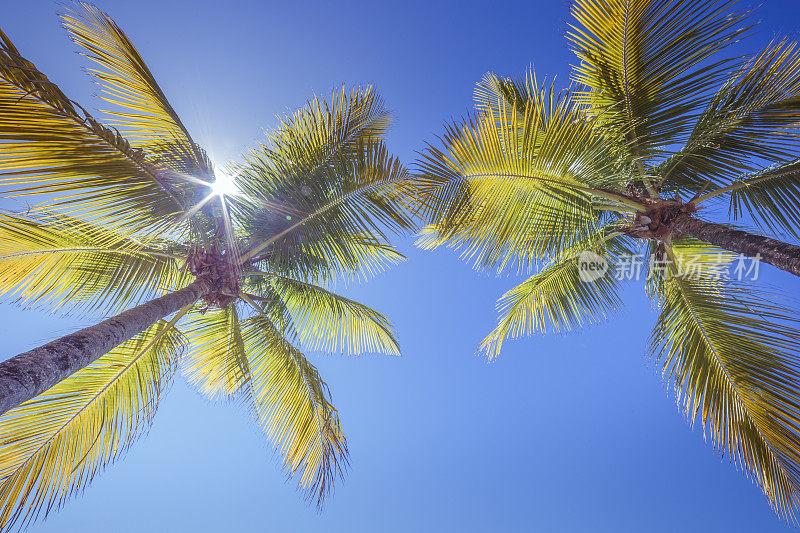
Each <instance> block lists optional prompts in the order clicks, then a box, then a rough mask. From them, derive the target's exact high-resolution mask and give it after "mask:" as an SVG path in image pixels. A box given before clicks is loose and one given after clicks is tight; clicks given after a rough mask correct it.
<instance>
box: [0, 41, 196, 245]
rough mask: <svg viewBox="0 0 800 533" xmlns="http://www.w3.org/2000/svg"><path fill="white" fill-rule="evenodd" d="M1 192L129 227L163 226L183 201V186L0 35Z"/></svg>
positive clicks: (169, 222)
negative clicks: (90, 112)
mask: <svg viewBox="0 0 800 533" xmlns="http://www.w3.org/2000/svg"><path fill="white" fill-rule="evenodd" d="M0 154H1V155H0V177H1V178H2V179H0V191H2V193H3V194H6V195H13V196H24V197H30V196H37V197H41V198H42V199H43V200H45V201H47V202H48V204H49V205H50V206H53V207H57V208H60V209H62V210H63V211H64V212H69V213H73V214H74V213H88V212H90V213H91V214H92V216H93V217H94V219H95V220H96V221H98V222H103V223H105V224H108V225H121V226H124V227H125V228H126V229H128V230H130V231H138V230H142V229H146V230H148V231H149V232H155V233H157V232H159V231H165V230H166V229H168V228H172V227H174V225H175V224H176V223H177V222H178V221H179V218H180V215H181V213H182V212H183V209H184V206H185V200H184V199H183V198H182V194H183V193H182V192H181V189H180V188H181V187H182V186H183V185H182V184H181V183H173V181H172V179H171V178H170V177H169V176H166V175H164V174H163V173H162V172H161V171H159V169H157V168H156V167H154V166H153V165H151V164H150V163H148V162H147V160H146V158H145V154H144V153H143V152H142V151H141V150H139V149H136V148H133V147H131V145H130V144H129V143H128V141H126V140H125V139H123V138H122V137H121V136H120V135H119V133H118V132H115V131H114V130H111V129H109V128H107V127H105V126H102V125H101V124H100V123H98V122H97V121H96V120H95V119H94V118H93V117H91V116H90V115H89V114H88V113H86V112H85V111H84V110H83V109H82V108H80V112H79V111H78V110H77V109H76V104H74V103H73V102H72V101H71V100H70V99H69V98H67V97H66V96H65V95H64V94H63V93H62V92H61V90H60V89H59V88H58V87H57V86H56V85H55V84H54V83H53V82H51V81H50V80H48V79H47V77H46V76H45V75H44V74H43V73H41V72H39V71H38V70H37V69H36V67H35V66H34V65H33V64H32V63H31V62H30V61H27V60H26V59H25V58H23V57H22V56H21V55H20V54H19V52H18V50H17V49H16V48H15V47H14V45H13V44H12V43H11V41H10V40H9V39H8V37H6V35H5V34H3V33H2V32H0Z"/></svg>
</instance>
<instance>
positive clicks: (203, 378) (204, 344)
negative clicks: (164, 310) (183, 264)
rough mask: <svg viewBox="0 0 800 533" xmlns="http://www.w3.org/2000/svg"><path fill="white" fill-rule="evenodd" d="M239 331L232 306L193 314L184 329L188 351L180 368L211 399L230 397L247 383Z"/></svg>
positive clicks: (248, 371)
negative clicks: (187, 341)
mask: <svg viewBox="0 0 800 533" xmlns="http://www.w3.org/2000/svg"><path fill="white" fill-rule="evenodd" d="M241 328H242V326H241V322H240V320H239V313H238V311H237V309H236V304H233V303H232V304H230V305H228V307H226V308H224V309H219V310H214V311H208V312H206V313H204V314H201V313H195V314H194V315H193V316H191V317H190V321H189V323H188V324H187V326H186V329H185V334H186V337H187V339H188V340H189V351H188V353H187V355H186V357H185V358H184V359H183V361H182V364H181V367H182V369H183V372H184V373H185V374H186V376H187V378H188V379H189V383H191V384H192V385H194V386H195V387H196V388H197V389H198V390H199V391H200V392H202V393H203V394H204V395H205V396H207V397H208V398H210V399H212V400H217V399H229V398H232V397H233V396H235V395H236V394H237V393H239V392H241V391H242V390H243V389H244V388H245V387H246V386H247V384H248V382H249V380H250V368H249V363H248V354H247V353H246V351H245V345H244V340H243V338H242V329H241Z"/></svg>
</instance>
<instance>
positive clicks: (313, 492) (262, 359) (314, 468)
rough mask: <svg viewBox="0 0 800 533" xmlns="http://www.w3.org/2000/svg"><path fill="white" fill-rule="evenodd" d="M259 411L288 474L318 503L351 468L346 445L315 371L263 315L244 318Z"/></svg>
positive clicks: (253, 394)
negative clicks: (348, 464) (347, 469)
mask: <svg viewBox="0 0 800 533" xmlns="http://www.w3.org/2000/svg"><path fill="white" fill-rule="evenodd" d="M242 335H243V338H244V342H245V346H246V352H247V354H248V358H249V359H248V360H249V362H250V371H251V376H252V379H251V382H250V390H251V401H252V405H253V408H254V411H255V415H256V417H257V419H258V421H259V423H260V425H261V427H262V428H263V429H264V431H265V432H266V433H267V434H268V436H269V437H270V438H271V440H272V441H273V442H274V444H275V447H276V448H277V449H278V451H279V453H280V454H281V456H282V457H283V462H284V466H285V467H286V469H287V471H288V472H289V473H290V475H293V476H294V475H299V483H300V487H301V488H303V489H304V490H306V492H307V494H308V495H309V496H310V497H315V498H316V500H317V503H318V504H319V505H321V504H322V502H323V500H324V498H325V496H326V495H327V494H328V493H329V492H330V490H331V489H332V488H333V484H334V481H335V478H336V477H340V476H341V475H342V474H343V472H344V470H345V468H346V467H347V461H348V460H347V443H346V441H345V437H344V434H343V433H342V429H341V426H340V424H339V415H338V413H337V411H336V409H335V408H334V407H333V405H332V404H331V401H330V390H329V389H328V386H327V384H326V383H325V382H324V381H323V380H322V378H321V377H320V375H319V372H318V371H317V369H316V368H315V367H314V365H312V364H311V363H309V362H308V360H307V359H306V358H305V357H303V354H302V353H301V352H300V351H299V350H297V348H295V347H294V346H292V345H291V344H290V343H289V342H287V341H286V339H284V338H283V337H282V336H281V334H280V333H279V332H278V331H277V330H276V329H275V328H274V326H273V325H272V323H271V322H270V321H269V320H268V319H267V318H266V317H264V316H262V315H258V316H255V317H252V318H249V319H247V320H245V321H244V322H243V325H242Z"/></svg>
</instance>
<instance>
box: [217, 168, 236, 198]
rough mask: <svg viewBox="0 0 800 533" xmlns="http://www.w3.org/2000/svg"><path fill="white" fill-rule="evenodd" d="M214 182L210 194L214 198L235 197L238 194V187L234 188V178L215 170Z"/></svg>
mask: <svg viewBox="0 0 800 533" xmlns="http://www.w3.org/2000/svg"><path fill="white" fill-rule="evenodd" d="M214 174H215V176H216V177H215V180H214V182H213V183H211V185H210V187H211V193H212V194H214V195H216V196H235V195H237V194H239V187H237V186H236V178H234V177H233V176H231V175H230V174H226V173H224V172H222V171H219V170H215V171H214Z"/></svg>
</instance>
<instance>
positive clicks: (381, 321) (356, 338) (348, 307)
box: [269, 276, 400, 355]
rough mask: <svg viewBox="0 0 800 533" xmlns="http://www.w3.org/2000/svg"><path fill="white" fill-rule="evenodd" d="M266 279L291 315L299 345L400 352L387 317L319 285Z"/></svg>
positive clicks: (277, 278)
mask: <svg viewBox="0 0 800 533" xmlns="http://www.w3.org/2000/svg"><path fill="white" fill-rule="evenodd" d="M269 282H270V284H271V285H272V287H273V288H274V290H275V294H276V295H278V296H279V297H280V299H281V300H282V302H283V304H284V305H285V306H286V309H287V310H288V312H289V314H290V315H291V317H292V323H293V325H294V327H295V328H296V329H297V332H298V336H299V342H300V345H301V346H304V347H307V348H308V349H309V350H322V351H326V352H347V353H348V354H353V355H358V354H361V353H364V352H373V353H385V354H389V355H399V354H400V348H399V347H398V345H397V340H396V339H395V334H394V331H393V330H392V327H391V325H389V322H388V320H386V317H384V316H383V315H381V314H380V313H378V312H377V311H375V310H374V309H371V308H369V307H367V306H366V305H363V304H360V303H358V302H355V301H353V300H350V299H348V298H345V297H344V296H340V295H338V294H335V293H333V292H330V291H328V290H326V289H323V288H322V287H318V286H316V285H313V284H311V283H306V282H303V281H299V280H296V279H292V278H287V277H283V276H271V277H270V278H269Z"/></svg>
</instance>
